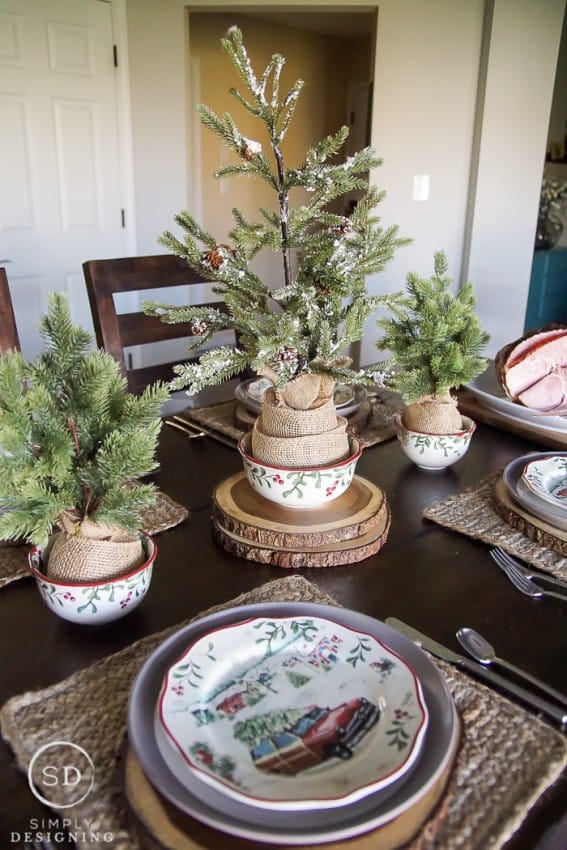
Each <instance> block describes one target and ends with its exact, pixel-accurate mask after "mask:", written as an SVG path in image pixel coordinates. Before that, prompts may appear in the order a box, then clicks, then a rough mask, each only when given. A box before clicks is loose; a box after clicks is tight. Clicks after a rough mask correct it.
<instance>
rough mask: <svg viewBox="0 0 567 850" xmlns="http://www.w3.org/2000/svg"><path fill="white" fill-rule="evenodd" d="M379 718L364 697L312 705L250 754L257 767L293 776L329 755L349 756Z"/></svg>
mask: <svg viewBox="0 0 567 850" xmlns="http://www.w3.org/2000/svg"><path fill="white" fill-rule="evenodd" d="M379 717H380V709H379V708H378V706H376V705H374V704H373V703H371V702H369V700H367V699H365V698H364V697H356V698H354V699H351V700H349V701H348V702H343V703H341V705H338V706H337V707H336V708H320V707H319V706H313V707H312V708H310V709H309V711H307V712H306V713H305V714H303V715H302V716H301V717H300V718H299V719H298V720H296V721H295V723H293V725H291V726H290V727H288V728H286V729H282V730H281V731H280V732H276V733H274V734H273V735H271V736H270V737H269V738H264V739H262V740H261V741H260V742H259V743H258V744H257V745H256V746H255V747H253V748H252V749H251V750H250V755H251V757H252V761H253V762H254V765H255V767H257V768H259V769H260V770H265V771H268V772H270V773H285V774H289V775H291V776H293V775H294V774H296V773H299V772H300V771H302V770H307V768H309V767H314V766H315V765H317V764H320V763H321V762H322V761H325V760H326V759H329V758H341V759H348V758H350V757H351V755H352V752H353V747H355V746H356V744H357V743H358V742H359V741H360V740H361V739H362V738H363V737H364V735H366V733H367V732H368V730H369V729H371V728H372V727H373V726H374V725H375V724H376V723H377V722H378V718H379Z"/></svg>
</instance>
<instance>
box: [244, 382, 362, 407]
mask: <svg viewBox="0 0 567 850" xmlns="http://www.w3.org/2000/svg"><path fill="white" fill-rule="evenodd" d="M269 387H273V384H272V382H271V381H270V380H268V378H250V379H249V380H247V381H242V383H240V384H238V385H237V387H236V390H235V391H234V394H235V396H236V399H237V400H238V401H240V402H241V403H242V404H243V405H244V407H245V408H246V409H247V410H249V411H250V413H255V414H258V413H261V411H262V397H263V395H264V393H265V392H266V390H267V389H268V388H269ZM334 398H335V407H336V408H337V413H339V414H340V415H341V416H351V415H352V414H353V413H355V412H356V411H357V410H358V409H359V407H360V405H361V404H362V402H363V401H364V399H365V398H366V390H365V389H364V387H353V386H351V385H350V384H337V385H336V387H335V394H334Z"/></svg>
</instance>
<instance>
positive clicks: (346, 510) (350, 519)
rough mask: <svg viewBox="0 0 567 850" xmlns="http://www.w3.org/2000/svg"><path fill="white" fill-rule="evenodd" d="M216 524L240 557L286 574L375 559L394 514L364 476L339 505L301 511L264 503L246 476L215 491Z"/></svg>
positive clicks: (236, 477)
mask: <svg viewBox="0 0 567 850" xmlns="http://www.w3.org/2000/svg"><path fill="white" fill-rule="evenodd" d="M212 525H213V535H214V537H215V539H216V541H217V542H218V543H219V544H220V545H221V546H222V547H223V548H224V549H225V550H226V551H227V552H230V553H231V554H233V555H236V556H237V557H238V558H243V559H244V560H248V561H255V562H257V563H260V564H270V565H272V566H278V567H283V568H284V569H295V568H300V567H331V566H340V565H345V564H352V563H357V562H359V561H362V560H365V559H366V558H369V557H370V556H371V555H375V554H376V553H377V552H378V551H379V550H380V549H381V548H382V546H383V545H384V543H385V542H386V539H387V536H388V531H389V527H390V510H389V507H388V503H387V501H386V497H385V495H384V493H383V491H382V490H380V488H379V487H376V485H374V484H372V483H371V482H370V481H367V480H366V479H364V478H361V477H360V476H355V479H354V481H353V483H352V484H351V486H350V487H349V489H348V490H347V491H346V493H343V494H342V495H341V496H340V497H339V498H338V499H335V500H334V501H333V502H329V503H328V504H327V505H325V506H322V507H321V508H306V509H303V510H301V509H296V508H287V507H282V506H280V505H277V504H275V503H274V502H271V501H269V500H267V499H264V498H263V497H262V496H260V495H259V494H257V493H256V492H255V491H254V490H253V488H252V487H251V486H250V484H249V483H248V481H247V480H246V476H245V475H244V473H243V472H242V473H237V474H236V475H233V476H231V477H230V478H228V479H226V480H225V481H223V482H221V484H220V485H219V486H218V487H217V489H216V490H215V493H214V494H213V509H212Z"/></svg>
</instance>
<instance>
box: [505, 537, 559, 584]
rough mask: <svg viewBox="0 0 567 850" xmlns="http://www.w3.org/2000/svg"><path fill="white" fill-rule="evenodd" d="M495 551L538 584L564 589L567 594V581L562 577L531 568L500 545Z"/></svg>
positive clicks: (506, 562) (507, 562)
mask: <svg viewBox="0 0 567 850" xmlns="http://www.w3.org/2000/svg"><path fill="white" fill-rule="evenodd" d="M492 551H493V552H496V553H498V557H499V558H500V559H501V560H502V562H503V563H505V564H512V565H513V566H515V567H518V569H520V570H521V571H522V572H523V574H524V575H525V576H527V577H528V578H531V579H533V580H534V581H535V583H536V584H541V585H543V587H549V588H551V590H557V591H563V593H566V594H567V581H561V579H560V578H554V576H551V575H548V573H539V572H536V571H534V570H533V569H531V567H530V566H529V565H528V564H523V563H522V562H521V561H518V559H517V558H513V557H512V555H509V554H508V552H506V551H505V550H504V549H501V548H500V547H499V546H496V547H495V548H494V549H493V550H492Z"/></svg>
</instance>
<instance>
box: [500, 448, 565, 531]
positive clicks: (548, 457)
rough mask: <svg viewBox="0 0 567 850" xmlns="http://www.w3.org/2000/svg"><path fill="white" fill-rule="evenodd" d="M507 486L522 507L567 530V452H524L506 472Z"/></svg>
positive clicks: (549, 523) (562, 529)
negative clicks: (525, 453)
mask: <svg viewBox="0 0 567 850" xmlns="http://www.w3.org/2000/svg"><path fill="white" fill-rule="evenodd" d="M503 480H504V483H505V485H506V489H507V491H508V493H509V494H510V496H511V497H512V499H514V500H515V501H516V502H517V503H518V504H519V505H521V507H522V508H523V509H524V510H525V511H527V512H528V513H529V514H531V515H532V516H533V517H536V518H537V519H539V520H542V521H543V522H545V523H547V525H550V526H552V527H553V528H556V529H558V530H559V531H561V532H567V452H554V453H550V452H541V453H539V454H529V455H523V456H522V457H519V458H516V460H513V461H512V462H511V463H509V464H508V466H507V467H506V469H505V470H504V473H503Z"/></svg>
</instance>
